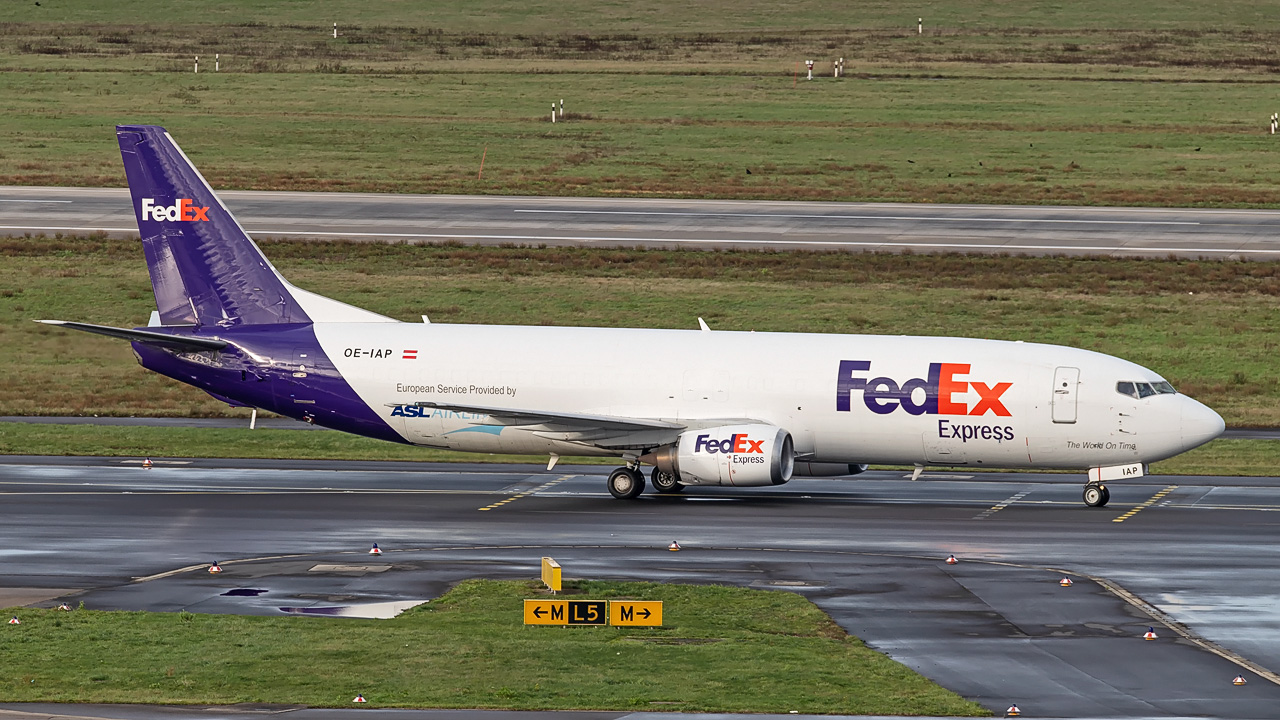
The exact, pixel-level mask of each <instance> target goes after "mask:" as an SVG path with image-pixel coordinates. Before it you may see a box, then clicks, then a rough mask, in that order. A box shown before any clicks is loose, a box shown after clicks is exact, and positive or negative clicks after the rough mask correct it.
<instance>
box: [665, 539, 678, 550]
mask: <svg viewBox="0 0 1280 720" xmlns="http://www.w3.org/2000/svg"><path fill="white" fill-rule="evenodd" d="M667 549H668V550H670V551H671V552H676V551H678V550H679V549H680V543H678V542H676V541H675V540H672V541H671V544H670V545H668V546H667Z"/></svg>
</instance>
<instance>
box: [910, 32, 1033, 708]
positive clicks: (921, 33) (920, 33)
mask: <svg viewBox="0 0 1280 720" xmlns="http://www.w3.org/2000/svg"><path fill="white" fill-rule="evenodd" d="M916 34H917V35H923V34H924V18H919V19H917V20H916ZM1014 707H1017V705H1014Z"/></svg>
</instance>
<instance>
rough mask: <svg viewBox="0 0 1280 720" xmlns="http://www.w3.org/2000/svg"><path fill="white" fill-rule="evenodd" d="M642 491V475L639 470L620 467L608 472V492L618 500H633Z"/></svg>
mask: <svg viewBox="0 0 1280 720" xmlns="http://www.w3.org/2000/svg"><path fill="white" fill-rule="evenodd" d="M642 492H644V475H643V474H641V472H640V471H639V470H632V469H631V468H625V467H620V468H618V469H617V470H614V471H613V472H611V473H609V494H610V495H612V496H614V497H616V498H618V499H619V500H634V499H635V498H637V497H639V496H640V493H642Z"/></svg>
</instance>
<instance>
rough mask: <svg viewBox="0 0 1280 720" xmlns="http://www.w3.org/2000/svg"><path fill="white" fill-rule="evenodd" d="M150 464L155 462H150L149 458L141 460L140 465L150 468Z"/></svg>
mask: <svg viewBox="0 0 1280 720" xmlns="http://www.w3.org/2000/svg"><path fill="white" fill-rule="evenodd" d="M152 465H155V463H153V462H151V458H147V459H146V460H143V461H142V467H144V468H147V469H150V468H151V466H152Z"/></svg>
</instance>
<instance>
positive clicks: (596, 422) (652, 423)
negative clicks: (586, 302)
mask: <svg viewBox="0 0 1280 720" xmlns="http://www.w3.org/2000/svg"><path fill="white" fill-rule="evenodd" d="M414 404H415V405H417V406H419V407H429V408H435V409H438V410H448V411H450V412H460V413H468V414H474V415H485V416H487V421H486V423H487V424H496V425H506V426H512V427H520V428H523V429H525V430H528V431H529V432H532V433H533V434H535V435H537V436H538V437H543V438H547V439H548V440H561V441H564V442H579V443H584V444H587V445H593V446H595V447H599V448H607V449H632V448H650V447H656V446H660V445H668V444H670V443H673V442H675V441H676V438H678V437H680V433H683V432H684V431H686V430H694V429H698V428H705V427H714V426H717V425H731V424H737V423H750V422H757V421H755V420H749V419H737V418H716V419H697V420H681V421H678V422H675V421H670V420H656V419H651V418H631V417H620V416H617V415H591V414H585V413H563V412H550V411H544V410H521V409H515V408H499V407H489V406H484V405H464V404H460V403H443V402H430V401H424V402H418V403H414Z"/></svg>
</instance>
